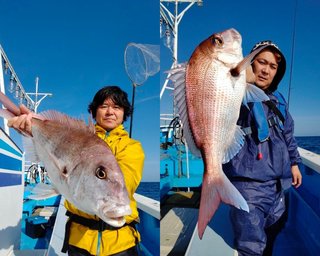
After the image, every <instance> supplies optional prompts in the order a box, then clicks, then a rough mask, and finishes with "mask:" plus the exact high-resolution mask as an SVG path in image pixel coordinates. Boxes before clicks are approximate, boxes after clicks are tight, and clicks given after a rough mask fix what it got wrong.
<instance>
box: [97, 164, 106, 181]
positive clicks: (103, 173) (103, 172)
mask: <svg viewBox="0 0 320 256" xmlns="http://www.w3.org/2000/svg"><path fill="white" fill-rule="evenodd" d="M96 177H97V178H99V179H106V178H107V171H106V169H105V168H104V167H103V166H99V167H98V168H97V169H96Z"/></svg>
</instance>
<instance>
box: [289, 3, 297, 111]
mask: <svg viewBox="0 0 320 256" xmlns="http://www.w3.org/2000/svg"><path fill="white" fill-rule="evenodd" d="M297 5H298V0H296V1H295V6H294V14H293V32H292V47H291V65H290V78H289V91H288V109H289V107H290V96H291V87H292V71H293V60H294V47H295V41H296V18H297Z"/></svg>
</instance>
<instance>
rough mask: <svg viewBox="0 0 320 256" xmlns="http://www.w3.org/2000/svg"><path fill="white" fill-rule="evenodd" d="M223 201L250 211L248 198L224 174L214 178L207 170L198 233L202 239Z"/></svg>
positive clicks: (203, 184) (202, 192)
mask: <svg viewBox="0 0 320 256" xmlns="http://www.w3.org/2000/svg"><path fill="white" fill-rule="evenodd" d="M221 201H222V202H224V203H227V204H230V205H233V206H234V207H236V208H238V209H242V210H244V211H246V212H249V206H248V204H247V202H246V200H245V199H244V198H243V197H242V195H241V194H240V192H239V191H238V190H237V189H236V188H235V186H233V184H232V183H231V182H230V181H229V179H228V178H227V177H226V176H225V175H224V174H223V175H222V176H221V177H216V178H214V179H212V178H210V175H209V174H208V173H207V172H206V173H205V174H204V178H203V183H202V191H201V200H200V209H199V217H198V235H199V238H200V239H202V236H203V233H204V231H205V229H206V226H207V225H208V223H209V222H210V220H211V218H212V216H213V215H214V213H215V212H216V210H217V209H218V207H219V204H220V202H221Z"/></svg>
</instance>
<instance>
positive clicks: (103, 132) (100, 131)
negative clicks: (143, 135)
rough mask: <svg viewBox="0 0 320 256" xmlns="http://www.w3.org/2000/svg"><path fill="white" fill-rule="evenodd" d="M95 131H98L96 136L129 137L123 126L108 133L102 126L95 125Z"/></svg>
mask: <svg viewBox="0 0 320 256" xmlns="http://www.w3.org/2000/svg"><path fill="white" fill-rule="evenodd" d="M95 129H96V134H97V135H100V136H101V135H105V136H114V135H116V136H124V135H128V132H127V131H126V130H125V129H124V127H123V125H122V124H120V125H119V126H117V127H116V128H114V129H113V130H111V131H109V132H108V131H106V130H105V129H104V128H102V127H101V126H100V125H98V124H96V125H95Z"/></svg>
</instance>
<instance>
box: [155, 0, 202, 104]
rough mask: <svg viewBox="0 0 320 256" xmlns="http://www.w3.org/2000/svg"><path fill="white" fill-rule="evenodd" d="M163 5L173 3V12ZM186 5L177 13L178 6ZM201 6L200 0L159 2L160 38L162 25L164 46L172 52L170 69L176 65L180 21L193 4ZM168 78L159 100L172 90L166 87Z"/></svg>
mask: <svg viewBox="0 0 320 256" xmlns="http://www.w3.org/2000/svg"><path fill="white" fill-rule="evenodd" d="M164 3H168V4H170V3H174V10H173V12H171V11H170V10H169V9H168V8H167V7H166V6H165V5H164ZM180 3H187V4H188V5H187V6H186V7H185V8H184V9H183V10H182V11H181V12H180V13H179V4H180ZM195 3H197V4H198V6H202V4H203V2H202V0H160V36H162V35H161V28H162V25H165V26H166V31H165V36H166V37H167V41H166V46H167V47H168V48H169V49H170V50H171V51H172V59H173V63H172V66H171V68H174V67H176V65H177V63H178V32H179V23H180V22H181V20H182V17H183V15H184V14H185V13H186V12H187V11H188V10H189V9H190V8H191V7H192V6H193V5H194V4H195ZM171 35H172V36H173V39H174V40H173V43H172V45H171ZM169 76H170V75H168V76H167V79H166V80H165V82H164V84H163V86H162V89H161V92H160V100H161V98H162V95H163V93H164V91H165V90H166V89H169V90H173V88H172V87H170V86H168V82H169Z"/></svg>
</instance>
